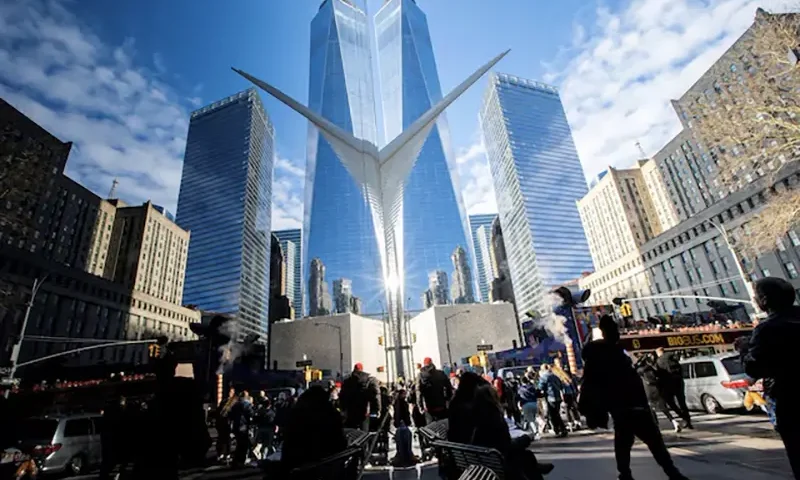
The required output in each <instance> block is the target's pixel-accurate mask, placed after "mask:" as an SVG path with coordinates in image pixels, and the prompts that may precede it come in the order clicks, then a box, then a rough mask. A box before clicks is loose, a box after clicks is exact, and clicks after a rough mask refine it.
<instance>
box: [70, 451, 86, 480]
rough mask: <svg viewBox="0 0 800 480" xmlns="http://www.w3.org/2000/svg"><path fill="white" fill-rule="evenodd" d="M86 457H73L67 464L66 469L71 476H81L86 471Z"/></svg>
mask: <svg viewBox="0 0 800 480" xmlns="http://www.w3.org/2000/svg"><path fill="white" fill-rule="evenodd" d="M86 467H87V465H86V457H84V456H83V455H75V456H74V457H72V458H71V459H70V461H69V463H68V464H67V469H68V470H69V472H70V473H71V474H72V475H83V474H84V473H86V470H87V468H86Z"/></svg>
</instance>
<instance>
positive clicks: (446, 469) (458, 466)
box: [433, 440, 509, 480]
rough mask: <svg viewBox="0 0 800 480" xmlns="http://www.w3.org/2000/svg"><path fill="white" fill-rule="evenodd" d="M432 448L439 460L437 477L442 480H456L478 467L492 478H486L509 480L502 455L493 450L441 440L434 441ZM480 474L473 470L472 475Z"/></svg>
mask: <svg viewBox="0 0 800 480" xmlns="http://www.w3.org/2000/svg"><path fill="white" fill-rule="evenodd" d="M433 448H434V450H435V452H436V457H437V458H438V459H439V475H440V476H441V477H442V478H445V479H448V480H457V479H459V478H461V476H462V474H465V473H466V472H467V471H468V470H469V469H470V467H472V466H480V467H483V468H484V469H486V470H489V471H491V472H492V473H493V474H494V477H488V478H496V479H497V480H506V479H508V478H509V475H508V473H507V472H506V462H505V459H504V458H503V455H502V454H501V453H500V452H499V451H497V450H495V449H493V448H484V447H476V446H473V445H465V444H463V443H454V442H447V441H443V440H436V441H434V442H433ZM480 472H482V470H481V471H478V470H477V469H473V471H472V474H475V475H477V474H478V473H480ZM467 478H472V477H467ZM475 478H485V477H475Z"/></svg>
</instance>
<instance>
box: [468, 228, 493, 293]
mask: <svg viewBox="0 0 800 480" xmlns="http://www.w3.org/2000/svg"><path fill="white" fill-rule="evenodd" d="M495 218H497V214H496V213H492V214H489V215H470V216H469V229H470V231H471V232H472V249H473V251H474V252H475V267H476V268H477V272H476V274H477V277H478V294H479V298H478V300H480V301H482V302H490V301H491V291H492V280H494V277H495V275H496V272H495V271H494V270H493V269H492V260H491V242H492V222H493V221H494V219H495Z"/></svg>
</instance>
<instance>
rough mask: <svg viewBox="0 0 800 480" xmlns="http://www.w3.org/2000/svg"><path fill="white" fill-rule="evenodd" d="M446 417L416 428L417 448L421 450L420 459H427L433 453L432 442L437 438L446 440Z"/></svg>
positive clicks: (431, 456) (447, 423)
mask: <svg viewBox="0 0 800 480" xmlns="http://www.w3.org/2000/svg"><path fill="white" fill-rule="evenodd" d="M449 425H450V423H449V421H448V420H447V419H444V420H439V421H436V422H432V423H430V424H428V425H426V426H424V427H421V428H419V429H418V430H417V436H418V437H419V448H420V450H421V451H422V461H428V460H430V459H432V458H433V457H434V455H435V451H434V448H433V442H435V441H437V440H447V429H448V428H449Z"/></svg>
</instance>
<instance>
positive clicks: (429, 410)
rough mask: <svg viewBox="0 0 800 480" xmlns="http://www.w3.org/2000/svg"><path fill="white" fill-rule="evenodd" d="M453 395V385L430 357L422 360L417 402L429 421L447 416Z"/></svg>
mask: <svg viewBox="0 0 800 480" xmlns="http://www.w3.org/2000/svg"><path fill="white" fill-rule="evenodd" d="M452 397H453V385H452V384H451V383H450V379H449V378H447V375H445V373H444V372H443V371H441V370H439V369H437V368H436V365H434V364H433V360H432V359H431V358H430V357H425V359H424V360H423V361H422V368H420V370H419V377H418V378H417V404H418V405H419V409H420V410H422V411H423V412H425V419H426V420H427V421H428V423H431V422H435V421H437V420H443V419H445V418H447V404H448V403H449V402H450V399H451V398H452Z"/></svg>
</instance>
